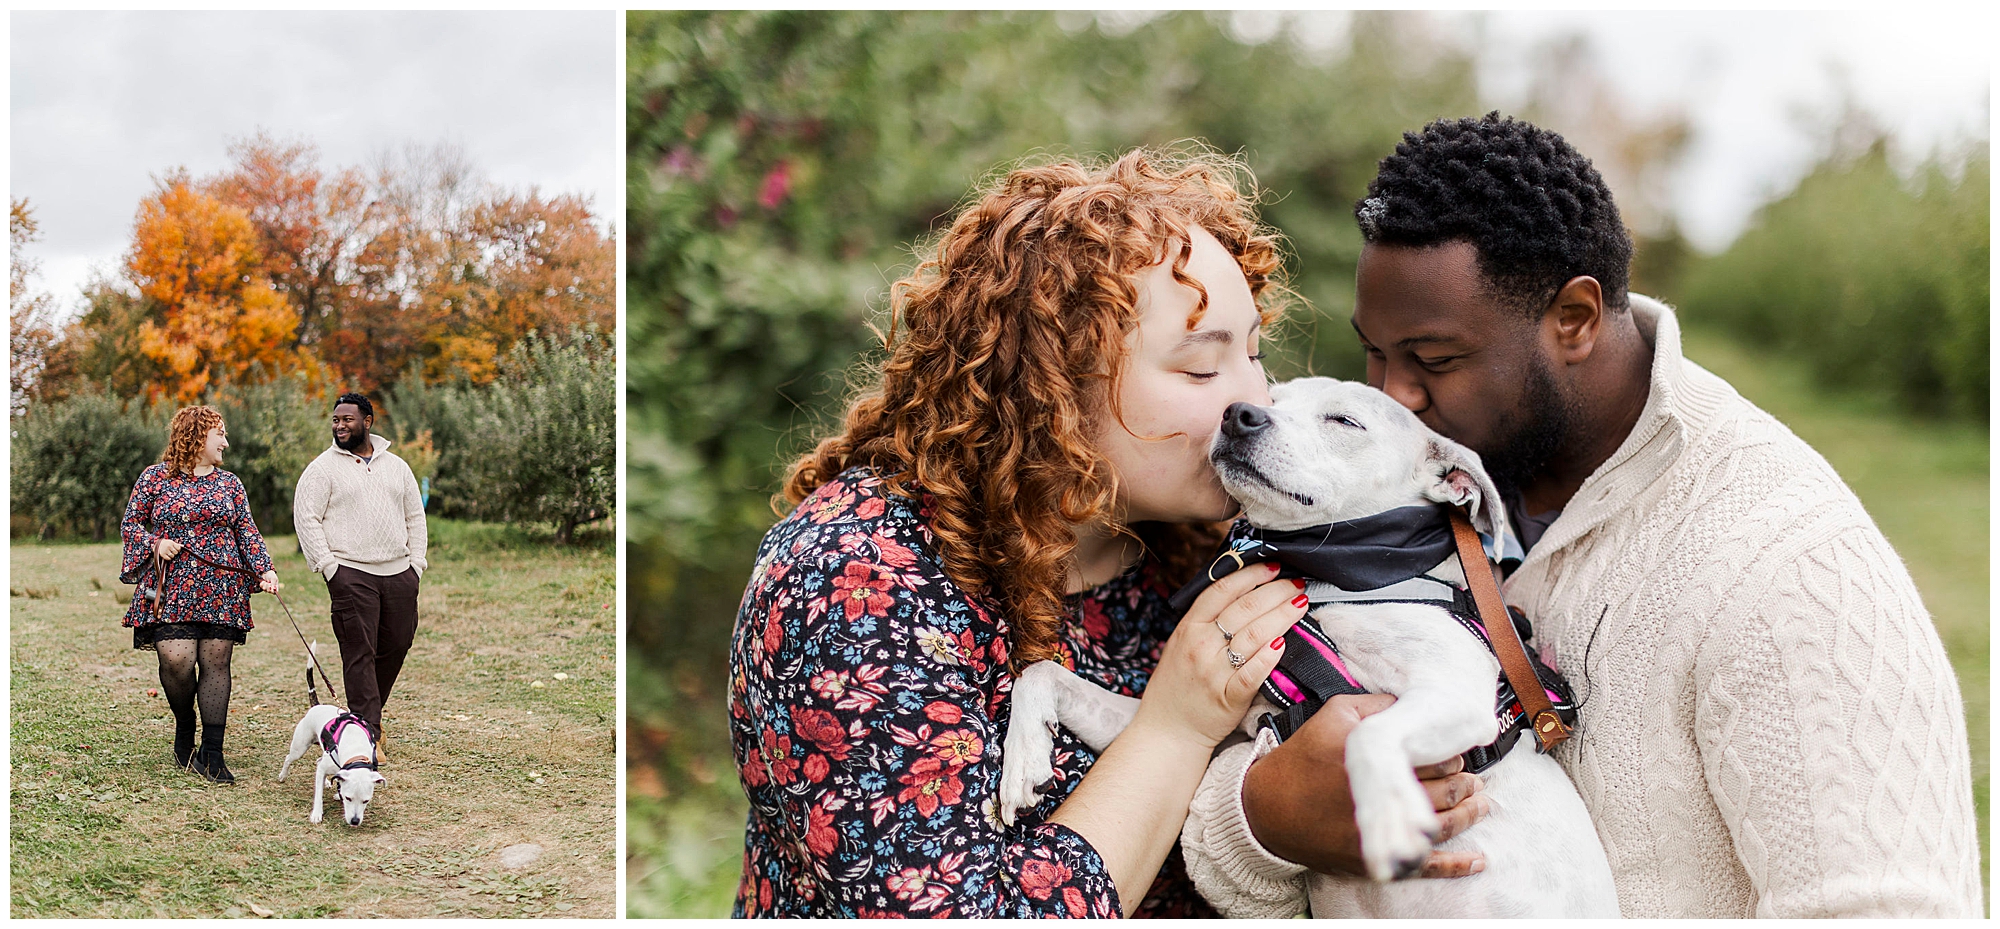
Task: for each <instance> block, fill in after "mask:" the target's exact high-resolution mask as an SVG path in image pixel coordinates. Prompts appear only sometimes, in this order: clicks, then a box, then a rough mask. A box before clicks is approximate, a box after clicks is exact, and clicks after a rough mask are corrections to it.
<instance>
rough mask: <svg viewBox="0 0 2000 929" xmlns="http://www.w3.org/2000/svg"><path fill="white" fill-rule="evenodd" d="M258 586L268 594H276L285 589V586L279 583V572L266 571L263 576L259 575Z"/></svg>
mask: <svg viewBox="0 0 2000 929" xmlns="http://www.w3.org/2000/svg"><path fill="white" fill-rule="evenodd" d="M257 586H259V587H262V588H264V592H265V593H267V594H274V593H277V592H278V591H280V590H283V589H284V588H285V585H283V584H280V583H278V572H276V571H266V572H264V573H263V574H262V575H259V576H258V578H257Z"/></svg>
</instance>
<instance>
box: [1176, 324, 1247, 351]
mask: <svg viewBox="0 0 2000 929" xmlns="http://www.w3.org/2000/svg"><path fill="white" fill-rule="evenodd" d="M1234 341H1236V334H1235V333H1233V332H1230V331H1229V330H1227V329H1202V330H1199V331H1196V332H1190V333H1188V334H1187V335H1184V336H1181V340H1180V341H1179V342H1177V343H1175V344H1174V349H1175V350H1176V351H1178V350H1180V349H1183V348H1187V347H1188V346H1190V345H1205V344H1207V343H1209V342H1220V343H1222V344H1224V345H1228V344H1229V343H1231V342H1234Z"/></svg>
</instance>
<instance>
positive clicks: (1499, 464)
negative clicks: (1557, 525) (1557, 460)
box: [1474, 357, 1582, 495]
mask: <svg viewBox="0 0 2000 929" xmlns="http://www.w3.org/2000/svg"><path fill="white" fill-rule="evenodd" d="M1581 416H1582V411H1581V410H1580V409H1579V405H1578V404H1577V403H1576V402H1575V401H1574V400H1572V399H1570V398H1568V397H1565V396H1563V393H1562V389H1561V388H1560V387H1558V386H1557V384H1556V379H1555V375H1554V374H1553V373H1551V372H1550V370H1549V364H1548V361H1547V360H1545V359H1542V358H1539V357H1538V358H1536V359H1535V361H1534V364H1533V365H1532V366H1530V367H1529V369H1528V382H1527V385H1526V389H1525V390H1524V391H1522V394H1521V402H1520V405H1518V406H1516V407H1515V408H1514V411H1513V413H1512V414H1511V415H1509V416H1508V417H1507V419H1506V420H1505V421H1504V422H1502V423H1501V432H1500V435H1499V438H1498V439H1497V440H1496V441H1495V442H1494V443H1493V446H1492V448H1491V450H1490V451H1489V450H1487V449H1474V451H1477V452H1479V459H1480V462H1481V463H1482V464H1484V465H1486V473H1487V475H1488V476H1490V477H1492V478H1493V483H1494V485H1495V486H1496V487H1497V488H1499V489H1500V491H1501V492H1503V493H1506V494H1509V495H1516V494H1519V493H1520V491H1521V489H1522V488H1524V487H1526V486H1527V485H1528V482H1529V481H1531V480H1533V479H1534V478H1535V476H1536V475H1537V474H1540V473H1541V471H1542V468H1543V466H1545V465H1547V464H1548V463H1549V459H1550V458H1552V457H1554V456H1555V453H1556V452H1558V451H1560V450H1562V447H1563V446H1564V445H1565V444H1567V443H1568V442H1569V438H1570V433H1571V431H1572V430H1573V429H1574V428H1575V427H1576V422H1577V420H1578V419H1579V418H1581Z"/></svg>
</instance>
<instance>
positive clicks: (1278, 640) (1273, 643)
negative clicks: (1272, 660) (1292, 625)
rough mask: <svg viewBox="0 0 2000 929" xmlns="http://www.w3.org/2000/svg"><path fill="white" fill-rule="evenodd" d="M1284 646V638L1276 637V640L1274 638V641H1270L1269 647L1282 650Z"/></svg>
mask: <svg viewBox="0 0 2000 929" xmlns="http://www.w3.org/2000/svg"><path fill="white" fill-rule="evenodd" d="M1284 645H1285V637H1284V636H1279V637H1277V638H1275V639H1272V640H1271V647H1272V648H1283V647H1284Z"/></svg>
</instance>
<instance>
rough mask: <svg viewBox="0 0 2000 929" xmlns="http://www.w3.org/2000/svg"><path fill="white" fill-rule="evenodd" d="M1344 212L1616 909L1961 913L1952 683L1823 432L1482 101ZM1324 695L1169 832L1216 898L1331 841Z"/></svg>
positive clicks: (1597, 181) (1337, 743)
mask: <svg viewBox="0 0 2000 929" xmlns="http://www.w3.org/2000/svg"><path fill="white" fill-rule="evenodd" d="M1355 215H1356V218H1357V219H1358V220H1359V222H1360V226H1361V233H1362V238H1363V240H1364V242H1365V244H1364V246H1363V248H1362V251H1361V258H1360V262H1359V266H1358V269H1357V274H1356V282H1355V305H1354V316H1353V323H1354V328H1355V331H1356V333H1357V334H1358V335H1359V337H1360V341H1361V344H1362V347H1363V349H1364V350H1365V351H1366V352H1367V356H1368V381H1369V383H1370V384H1371V385H1373V386H1375V387H1377V388H1379V389H1381V390H1383V391H1385V392H1386V393H1388V394H1389V395H1390V396H1391V397H1393V398H1395V399H1396V400H1397V401H1398V402H1400V403H1402V404H1403V405H1404V406H1405V407H1407V408H1409V409H1410V410H1411V411H1413V412H1415V413H1416V414H1417V416H1418V418H1420V419H1422V420H1423V422H1424V423H1425V424H1426V425H1428V426H1430V427H1431V428H1433V429H1436V430H1437V431H1439V432H1441V433H1443V434H1444V435H1446V436H1449V437H1451V438H1453V439H1456V440H1457V441H1459V442H1461V443H1463V444H1465V445H1466V446H1468V447H1470V448H1472V449H1473V450H1474V451H1477V452H1478V453H1479V454H1480V456H1481V458H1482V460H1483V462H1484V463H1485V465H1486V467H1487V469H1488V471H1489V472H1491V474H1492V476H1493V478H1494V480H1495V482H1496V484H1498V485H1499V486H1500V488H1501V490H1502V495H1503V497H1504V498H1505V499H1506V500H1507V503H1508V514H1509V516H1510V517H1511V518H1512V519H1513V521H1514V523H1515V528H1516V530H1517V535H1519V536H1520V537H1521V540H1522V542H1523V544H1524V545H1526V546H1527V547H1528V552H1527V557H1526V559H1525V560H1523V561H1522V562H1521V563H1520V564H1519V566H1518V567H1516V568H1515V569H1514V570H1513V572H1512V573H1511V574H1510V575H1509V576H1508V577H1507V581H1506V585H1505V595H1506V599H1507V601H1508V602H1509V603H1510V604H1511V605H1514V606H1518V607H1520V608H1522V609H1523V610H1524V611H1525V612H1526V613H1527V614H1528V616H1529V617H1530V618H1531V619H1532V620H1533V622H1534V627H1535V639H1534V643H1533V644H1534V645H1535V646H1536V647H1537V648H1538V649H1539V650H1540V652H1541V654H1542V655H1543V656H1544V657H1545V658H1547V659H1548V660H1549V663H1550V664H1551V665H1554V666H1556V667H1558V668H1560V669H1561V670H1562V671H1563V672H1564V673H1565V674H1566V675H1567V676H1568V677H1569V679H1570V681H1571V683H1572V684H1574V685H1575V686H1576V688H1577V692H1578V695H1579V697H1580V698H1581V699H1580V701H1579V702H1580V719H1579V725H1578V727H1577V730H1576V735H1575V737H1574V738H1572V739H1570V740H1569V741H1568V742H1566V743H1564V744H1563V745H1562V746H1560V747H1559V748H1557V749H1556V752H1555V757H1556V759H1557V760H1558V761H1559V762H1561V763H1562V765H1563V767H1564V769H1565V770H1566V771H1567V772H1568V773H1569V775H1570V778H1571V779H1572V780H1573V781H1574V782H1575V783H1576V786H1577V789H1578V791H1579V792H1580V793H1581V794H1582V796H1583V799H1584V803H1585V805H1586V806H1587V807H1588V808H1589V810H1590V813H1591V816H1592V818H1593V820H1594V821H1595V822H1596V824H1597V831H1598V835H1599V836H1600V838H1602V840H1603V842H1604V846H1605V851H1606V852H1607V853H1608V855H1609V857H1610V861H1611V866H1612V871H1613V876H1614V880H1615V883H1616V885H1617V889H1618V897H1619V906H1620V909H1621V910H1622V911H1623V913H1624V915H1626V916H1631V917H1637V916H1648V917H1662V916H1664V917H1720V916H1752V915H1755V916H1787V917H1798V916H1919V915H1922V916H1960V917H1963V916H1977V915H1979V914H1980V913H1981V909H1982V904H1981V890H1980V876H1979V845H1978V835H1977V830H1976V828H1975V822H1974V808H1973V802H1972V779H1971V770H1970V761H1969V751H1968V748H1967V744H1966V735H1965V713H1964V707H1963V706H1962V704H1961V700H1960V697H1959V692H1958V687H1957V682H1956V680H1955V676H1954V674H1953V671H1952V668H1951V665H1950V663H1949V662H1948V661H1947V660H1946V657H1945V652H1944V648H1943V645H1942V643H1941V642H1940V641H1939V639H1938V635H1937V631H1936V630H1935V629H1934V628H1933V627H1932V625H1931V622H1930V616H1929V614H1928V613H1927V612H1926V611H1925V609H1924V605H1923V602H1922V601H1921V600H1920V599H1919V598H1918V595H1917V590H1916V586H1915V584H1913V583H1912V582H1911V580H1910V576H1909V574H1908V572H1907V571H1906V570H1905V569H1904V567H1903V563H1902V561H1901V560H1900V559H1898V558H1897V556H1896V553H1895V552H1894V551H1893V550H1892V549H1891V548H1890V547H1889V543H1888V542H1887V541H1886V540H1885V539H1884V538H1883V537H1882V534H1881V532H1880V531H1879V530H1878V529H1877V528H1876V527H1875V524H1874V521H1873V520H1871V519H1870V518H1869V516H1868V514H1867V512H1866V511H1864V510H1863V509H1862V507H1861V504H1860V502H1859V501H1858V500H1856V499H1855V497H1854V494H1853V493H1852V492H1851V491H1849V490H1848V488H1847V486H1846V484H1844V483H1843V482H1842V481H1841V479H1840V477H1839V476H1838V475H1837V474H1835V473H1834V471H1833V469H1832V468H1831V467H1830V466H1828V465H1827V463H1826V461H1825V459H1823V458H1821V457H1820V456H1819V455H1818V454H1817V453H1815V452H1814V451H1813V450H1812V449H1811V448H1809V447H1807V446H1806V444H1805V443H1804V442H1802V441H1800V440H1799V439H1798V437H1797V436H1794V435H1793V434H1792V433H1791V432H1790V431H1789V430H1787V429H1786V428H1785V427H1784V426H1783V425H1781V424H1780V423H1778V422H1777V421H1776V420H1774V419H1772V418H1771V417H1770V416H1769V415H1768V414H1766V413H1764V412H1763V411H1761V410H1759V409H1757V408H1756V407H1755V406H1752V405H1751V404H1750V403H1749V402H1748V401H1746V400H1744V399H1743V398H1742V397H1741V396H1739V395H1738V394H1737V393H1736V392H1735V391H1734V390H1733V389H1731V388H1730V386H1729V385H1728V384H1727V383H1724V382H1723V381H1722V380H1721V379H1720V378H1717V377H1716V376H1715V375H1713V374H1710V373H1709V372H1707V371H1705V370H1703V369H1702V368H1701V367H1700V366H1698V365H1696V364H1694V363H1692V362H1690V361H1687V360H1686V359H1684V358H1683V357H1682V356H1681V344H1680V327H1679V324H1678V321H1677V320H1676V319H1675V317H1674V313H1673V311H1672V310H1671V309H1669V308H1668V307H1667V306H1665V305H1664V304H1662V303H1660V302H1658V301H1656V300H1652V299H1650V298H1647V297H1643V296H1639V295H1636V294H1632V295H1628V294H1627V292H1626V281H1627V274H1628V269H1629V265H1630V261H1631V256H1632V243H1631V239H1630V237H1629V236H1628V235H1627V234H1626V232H1625V229H1624V224H1623V223H1622V222H1621V221H1620V218H1619V215H1618V208H1617V206H1616V204H1615V203H1613V201H1612V197H1611V192H1610V190H1609V189H1608V188H1607V187H1606V186H1605V184H1604V181H1603V179H1602V178H1601V177H1600V176H1599V175H1598V173H1597V171H1596V169H1595V168H1593V167H1592V166H1591V164H1590V161H1589V160H1588V159H1586V158H1584V157H1583V156H1582V155H1581V154H1578V153H1577V152H1576V151H1575V149H1573V148H1571V147H1570V146H1569V144H1568V143H1567V142H1566V141H1564V140H1563V138H1562V137H1561V136H1559V135H1557V134H1555V133H1553V132H1549V131H1547V130H1544V129H1540V128H1538V127H1535V126H1533V125H1530V124H1528V123H1524V122H1519V121H1516V120H1512V119H1502V118H1501V117H1500V116H1499V114H1497V113H1495V114H1489V115H1488V116H1486V117H1484V118H1481V119H1457V120H1440V121H1437V122H1434V123H1431V124H1430V125H1428V126H1426V127H1424V129H1423V130H1422V131H1421V132H1415V133H1409V134H1407V135H1405V136H1404V138H1403V142H1402V144H1400V145H1398V146H1397V147H1396V150H1395V153H1394V154H1392V155H1390V156H1389V157H1387V158H1384V159H1383V160H1382V163H1381V165H1380V172H1379V174H1378V175H1377V176H1376V178H1375V180H1374V182H1373V183H1371V184H1370V185H1369V189H1368V196H1367V197H1366V198H1365V199H1363V200H1362V201H1361V202H1360V203H1359V204H1357V205H1356V208H1355ZM1336 699H1349V698H1336ZM1355 699H1368V698H1355ZM1372 699H1375V700H1377V701H1379V700H1380V698H1372ZM1333 709H1335V707H1333V706H1332V705H1330V706H1329V708H1328V709H1327V710H1322V711H1321V713H1320V714H1319V716H1316V717H1314V719H1313V720H1312V721H1310V722H1308V723H1307V724H1306V725H1305V726H1304V727H1302V728H1301V729H1300V730H1299V731H1298V733H1297V734H1296V735H1294V736H1293V737H1292V738H1291V739H1288V740H1286V741H1285V742H1284V743H1283V744H1278V743H1277V742H1276V741H1275V739H1274V738H1273V737H1271V736H1270V735H1269V733H1265V734H1263V735H1260V737H1259V738H1258V739H1257V740H1256V741H1254V742H1249V743H1245V744H1239V745H1236V746H1233V747H1230V748H1227V749H1225V750H1224V751H1223V752H1222V753H1221V754H1220V755H1219V756H1218V758H1217V761H1216V763H1215V764H1214V765H1213V766H1211V768H1210V769H1209V773H1208V776H1207V778H1206V779H1205V780H1204V781H1203V784H1202V787H1201V790H1200V792H1199V793H1198V794H1197V796H1196V799H1195V801H1194V807H1193V809H1192V810H1191V812H1190V814H1189V818H1188V823H1187V827H1186V829H1185V830H1184V832H1183V838H1182V845H1183V848H1184V849H1185V851H1186V853H1187V858H1188V871H1189V873H1190V875H1191V876H1192V877H1193V878H1194V879H1195V883H1196V886H1197V887H1199V888H1200V889H1201V891H1202V893H1203V894H1204V895H1205V896H1207V897H1209V899H1210V900H1211V901H1212V902H1215V903H1216V904H1217V906H1218V908H1220V909H1222V910H1223V912H1224V914H1225V915H1230V916H1259V915H1261V916H1283V915H1290V914H1291V913H1294V912H1297V911H1298V909H1299V907H1300V906H1301V905H1302V904H1303V901H1304V889H1303V873H1304V871H1305V866H1306V865H1307V864H1310V865H1312V866H1313V867H1315V868H1319V869H1322V870H1327V871H1333V872H1337V871H1339V870H1342V869H1343V868H1345V867H1346V866H1347V865H1346V863H1347V862H1348V861H1350V860H1352V856H1353V849H1354V847H1355V838H1354V832H1353V824H1352V820H1351V818H1348V817H1344V816H1338V815H1327V813H1328V811H1329V808H1330V807H1338V806H1339V801H1338V799H1330V798H1343V797H1345V796H1346V786H1345V780H1346V775H1345V770H1344V766H1343V765H1342V763H1341V760H1340V759H1341V757H1342V751H1343V749H1344V745H1345V737H1346V733H1347V732H1349V731H1351V730H1352V728H1353V722H1354V720H1355V718H1356V714H1355V713H1354V712H1352V711H1351V709H1350V710H1349V711H1345V712H1332V711H1331V710H1333ZM1322 717H1325V718H1324V719H1322ZM1515 750H1516V751H1522V750H1529V749H1526V748H1522V747H1517V748H1516V749H1515ZM1439 773H1440V772H1432V775H1433V777H1434V781H1435V783H1439V784H1442V783H1444V782H1445V781H1446V780H1447V779H1443V778H1436V777H1435V776H1436V775H1437V774H1439ZM1453 777H1455V778H1466V777H1469V775H1464V774H1458V775H1453ZM1468 789H1469V788H1468ZM1447 793H1448V794H1450V795H1449V796H1445V794H1447ZM1466 795H1467V790H1466V789H1461V790H1459V791H1456V792H1449V791H1442V790H1439V789H1433V790H1432V797H1433V804H1434V805H1436V806H1438V807H1439V808H1441V809H1445V808H1452V807H1454V806H1456V805H1459V804H1460V803H1461V800H1463V798H1464V797H1465V796H1466ZM1464 802H1465V803H1466V804H1471V805H1477V804H1478V798H1477V796H1476V794H1473V795H1472V799H1471V800H1465V801H1464ZM1347 809H1348V810H1349V811H1351V809H1352V804H1351V803H1350V804H1348V805H1347ZM1514 815H1529V816H1532V815H1534V814H1533V811H1532V810H1527V811H1514ZM1469 818H1470V817H1469V816H1465V817H1451V816H1447V817H1446V822H1447V826H1448V828H1452V827H1453V826H1456V827H1459V828H1462V824H1463V822H1465V821H1467V820H1469ZM1442 854H1443V853H1434V856H1433V857H1434V859H1435V858H1437V857H1438V856H1439V855H1442ZM1459 854H1460V855H1461V856H1464V854H1465V853H1459ZM1446 857H1450V856H1446ZM1295 862H1303V864H1300V863H1295ZM1433 864H1434V865H1436V862H1435V861H1434V862H1433ZM1459 864H1462V865H1463V868H1459V869H1457V870H1454V868H1453V867H1442V868H1440V867H1432V868H1430V869H1429V873H1435V874H1446V875H1449V874H1454V873H1464V869H1466V868H1470V867H1472V865H1471V864H1470V862H1460V863H1459Z"/></svg>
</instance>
